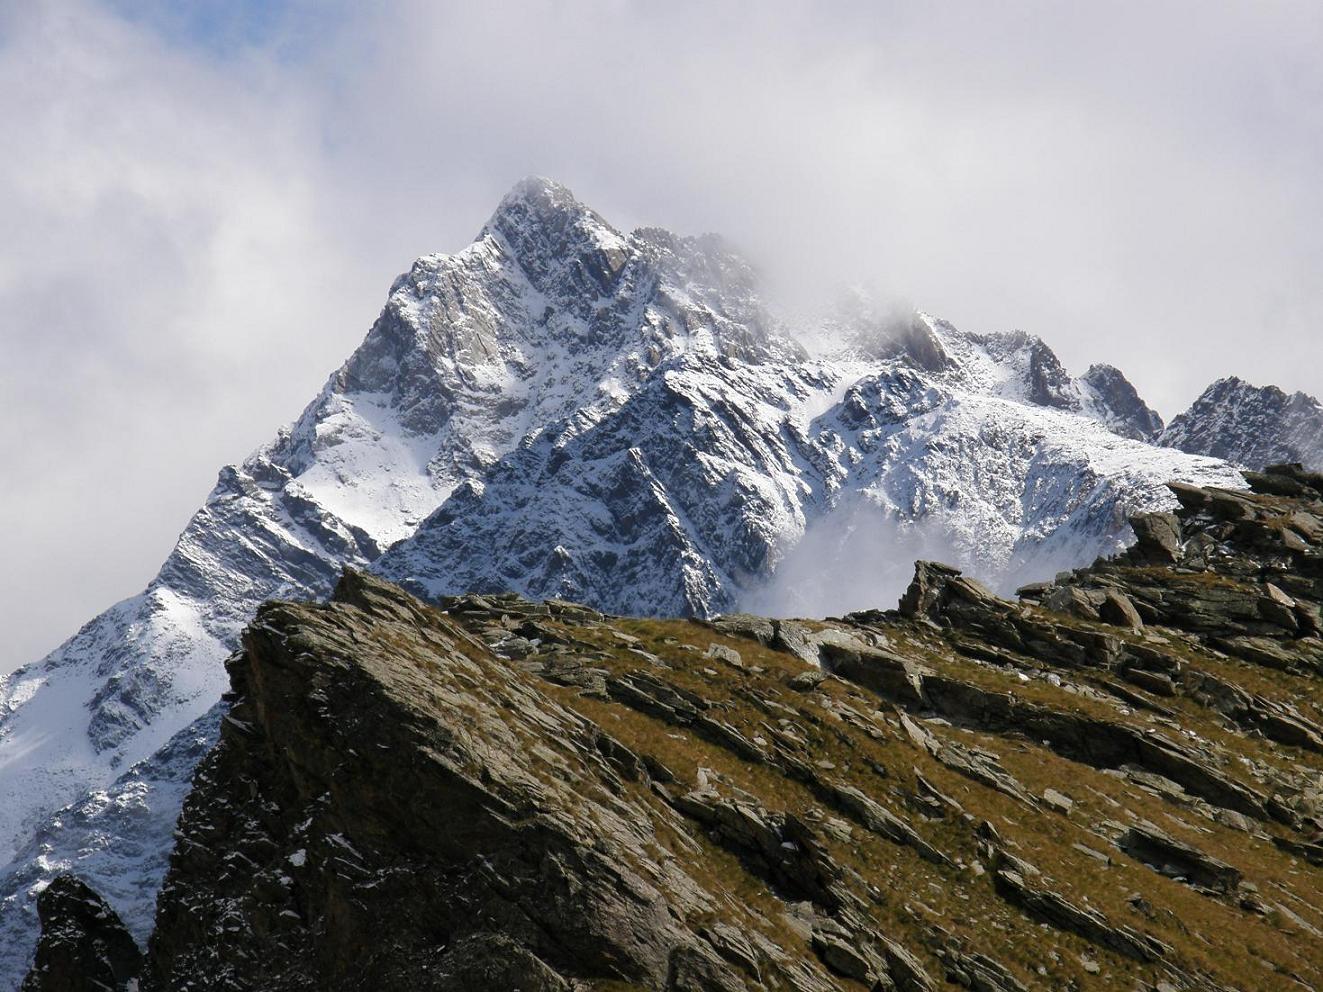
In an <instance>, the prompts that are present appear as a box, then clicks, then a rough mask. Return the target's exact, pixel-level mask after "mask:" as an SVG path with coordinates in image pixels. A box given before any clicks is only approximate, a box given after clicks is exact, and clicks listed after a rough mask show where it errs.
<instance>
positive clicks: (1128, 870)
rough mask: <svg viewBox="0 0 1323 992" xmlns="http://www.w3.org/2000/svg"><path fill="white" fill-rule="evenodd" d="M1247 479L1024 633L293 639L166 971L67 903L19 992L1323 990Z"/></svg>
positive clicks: (377, 604)
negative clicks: (98, 990) (26, 987)
mask: <svg viewBox="0 0 1323 992" xmlns="http://www.w3.org/2000/svg"><path fill="white" fill-rule="evenodd" d="M1249 478H1250V482H1251V483H1252V485H1253V489H1252V490H1251V491H1249V492H1240V491H1231V490H1220V489H1216V488H1194V487H1189V486H1177V487H1175V490H1174V491H1175V495H1176V497H1177V500H1178V502H1179V503H1180V509H1179V511H1178V512H1177V513H1175V514H1172V515H1159V516H1152V517H1141V518H1137V519H1136V520H1135V529H1136V531H1137V533H1138V535H1139V540H1138V542H1137V543H1136V545H1135V546H1134V547H1133V548H1132V549H1131V550H1130V551H1128V552H1126V553H1124V554H1122V555H1119V556H1117V557H1115V558H1111V559H1106V560H1100V561H1098V562H1097V563H1095V564H1094V565H1093V566H1090V567H1089V568H1085V569H1079V570H1076V571H1074V572H1068V573H1062V574H1061V575H1059V576H1057V577H1056V579H1054V580H1053V581H1052V582H1049V583H1040V584H1038V585H1035V586H1033V587H1028V588H1026V589H1025V590H1023V591H1022V595H1021V597H1020V598H1019V599H1014V600H1013V599H1007V598H1003V597H1001V596H998V595H996V594H994V593H993V592H991V591H989V590H988V589H987V588H985V587H983V586H982V585H980V584H979V583H977V582H974V581H972V580H971V579H969V578H968V577H966V576H963V575H961V574H960V573H959V571H957V570H956V569H953V568H950V567H948V566H942V565H937V564H933V563H926V562H921V563H919V565H918V566H917V568H916V574H915V581H914V583H913V585H912V586H911V588H910V590H909V592H908V593H907V594H906V596H905V598H904V600H903V602H902V604H901V608H900V609H899V610H895V611H881V610H872V611H867V612H864V613H855V614H851V615H848V616H845V617H842V618H837V619H827V620H785V619H777V620H769V619H763V618H758V617H752V616H747V615H732V616H728V617H720V618H716V619H714V620H712V621H694V620H658V619H626V618H621V617H615V616H610V615H606V614H603V613H601V612H599V611H596V610H593V609H589V608H587V607H583V606H579V605H575V604H572V603H567V602H564V601H560V600H554V599H553V600H547V601H545V602H541V603H535V602H530V601H528V600H526V599H523V598H521V597H519V596H515V595H468V596H459V597H452V598H447V599H444V600H440V601H438V602H436V603H434V604H430V605H429V604H427V603H424V602H422V601H421V600H418V599H415V598H413V597H412V596H411V595H409V594H408V593H406V592H404V591H402V590H400V589H399V588H397V587H395V586H393V585H390V584H389V583H387V582H385V581H383V580H381V579H378V578H374V577H372V576H369V575H364V574H361V573H358V572H354V571H348V572H346V573H345V575H344V577H343V578H342V579H341V581H340V584H339V586H338V588H337V590H336V592H335V594H334V596H333V597H332V599H331V600H330V602H328V603H327V604H325V605H308V604H294V603H281V602H276V603H269V604H267V605H265V606H264V607H262V609H261V610H260V612H259V614H258V617H257V619H256V621H255V622H254V623H253V624H252V625H251V626H250V627H249V629H248V631H247V633H246V634H245V636H244V640H243V648H242V650H241V651H240V652H239V653H238V654H236V655H235V656H233V657H232V658H231V660H230V661H229V663H228V666H227V667H228V671H229V675H230V680H231V694H230V696H229V697H228V698H229V701H230V703H231V706H230V708H229V710H228V713H227V714H226V715H225V717H224V719H223V721H222V729H221V733H220V741H219V743H218V745H217V746H216V747H215V748H214V749H213V750H212V751H211V753H210V754H209V756H208V757H207V758H206V759H205V760H204V761H203V763H202V765H201V766H200V767H199V770H198V772H197V775H196V778H195V781H194V787H193V790H192V793H191V794H190V796H189V797H188V800H187V801H186V803H185V806H184V812H183V815H182V817H181V819H180V822H179V827H178V831H177V845H176V849H175V851H174V854H173V857H172V860H171V864H170V870H169V874H168V876H167V881H166V885H165V888H164V890H163V892H162V895H161V899H160V902H159V908H158V912H157V918H156V926H155V930H154V932H153V934H152V936H151V939H150V943H149V946H148V949H147V952H146V955H145V956H144V957H143V959H142V960H141V962H139V961H138V960H137V959H136V958H135V957H134V954H136V948H134V949H132V953H129V949H130V948H132V945H131V942H129V944H127V945H126V944H125V942H124V941H125V940H126V939H127V938H126V935H125V934H124V932H123V930H122V928H119V927H118V925H117V923H116V921H115V920H114V918H113V914H111V913H110V911H109V910H108V909H107V908H106V907H105V906H104V905H103V904H101V903H100V902H99V900H98V899H97V897H96V896H95V895H94V894H93V893H91V892H89V891H87V890H86V889H85V887H82V886H81V883H77V882H75V881H73V880H65V879H61V880H60V881H58V882H57V883H55V884H53V885H52V886H50V888H48V889H47V895H44V896H43V898H42V907H43V908H42V914H43V922H44V926H45V936H44V937H43V941H42V945H41V952H40V957H39V961H38V967H37V969H36V970H34V972H33V974H32V976H31V978H30V980H29V981H30V987H31V988H32V989H40V990H42V992H64V990H68V989H82V988H89V987H92V986H88V985H86V984H83V985H79V984H77V982H78V981H80V980H81V979H80V978H79V977H78V975H79V974H80V971H79V968H86V969H91V968H100V969H101V971H99V972H97V974H98V975H102V976H103V977H99V978H98V979H97V980H98V981H101V982H102V986H100V987H109V988H116V989H128V988H130V987H131V986H130V982H136V983H137V984H136V988H138V989H140V990H141V992H177V990H187V989H211V988H225V989H234V990H246V989H253V990H257V989H262V990H273V992H280V990H286V989H288V990H304V989H309V990H310V989H330V990H340V989H344V990H348V989H360V988H418V989H439V990H459V989H465V990H469V989H489V990H493V992H496V990H514V989H521V990H546V992H551V990H554V992H570V990H579V992H586V990H601V992H607V990H617V989H625V988H629V989H652V990H738V989H750V990H752V989H786V990H798V992H827V990H832V989H841V990H848V989H873V990H893V989H894V990H907V992H929V990H937V989H939V988H941V987H944V986H946V985H953V986H955V987H961V988H967V989H974V990H983V992H1025V990H1030V989H1044V990H1048V989H1051V990H1060V989H1075V990H1089V989H1099V990H1102V989H1109V988H1117V989H1126V990H1129V989H1145V990H1163V992H1171V990H1179V992H1187V990H1188V992H1193V990H1210V992H1228V990H1239V992H1260V990H1263V992H1277V990H1281V992H1287V990H1292V992H1299V990H1301V989H1309V988H1318V987H1323V908H1321V907H1320V905H1319V902H1318V899H1317V892H1318V888H1319V884H1320V874H1319V872H1320V871H1323V843H1321V842H1320V838H1323V757H1321V756H1323V746H1321V745H1323V689H1320V677H1321V676H1323V668H1321V667H1320V664H1319V659H1320V657H1321V656H1323V640H1320V628H1319V625H1318V616H1319V609H1320V604H1323V477H1320V476H1317V475H1311V474H1310V473H1308V472H1305V471H1304V470H1302V469H1300V468H1298V467H1294V466H1282V467H1278V468H1274V469H1272V470H1271V471H1269V472H1265V473H1261V474H1251V475H1250V477H1249ZM1229 935H1234V939H1233V938H1232V937H1230V936H1229ZM112 945H113V946H114V947H116V948H119V950H118V951H116V952H115V953H111V952H110V951H109V950H107V949H108V948H110V947H112ZM1246 947H1251V948H1253V954H1252V955H1247V954H1246V953H1245V950H1244V949H1245V948H1246ZM121 952H122V953H121ZM84 963H85V964H84ZM107 969H109V970H107ZM115 969H118V970H115ZM89 973H90V972H89Z"/></svg>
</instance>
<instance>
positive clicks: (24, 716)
mask: <svg viewBox="0 0 1323 992" xmlns="http://www.w3.org/2000/svg"><path fill="white" fill-rule="evenodd" d="M839 330H840V332H841V333H840V337H841V338H842V339H843V343H842V345H841V346H840V347H838V348H836V349H834V350H831V351H830V352H829V353H825V354H821V355H817V356H809V355H807V354H806V353H805V351H804V349H802V348H801V347H800V346H799V345H798V344H796V343H795V341H794V339H793V337H792V335H791V334H790V329H788V328H786V327H784V326H782V325H781V324H780V323H779V322H778V321H776V320H775V319H774V318H773V317H772V316H771V315H770V314H769V313H768V312H767V310H766V308H765V307H764V305H763V304H762V302H761V300H760V297H759V295H758V291H757V284H756V280H755V278H754V274H753V273H752V271H751V270H750V269H749V267H748V266H747V265H746V264H745V263H743V262H742V261H741V260H740V259H739V258H738V257H736V256H735V255H734V254H733V253H732V252H731V251H730V249H729V248H728V247H727V246H725V245H724V244H723V243H722V242H721V241H720V240H719V239H717V238H714V237H702V238H683V237H678V236H676V235H673V234H670V233H668V232H665V231H660V230H657V229H643V230H639V231H635V232H633V233H630V234H624V233H622V232H619V231H616V230H615V229H614V228H612V227H611V226H610V225H609V224H608V223H607V222H606V221H605V220H604V219H603V218H602V217H600V216H599V215H597V214H596V213H594V212H593V211H592V210H591V209H589V208H588V207H586V206H584V205H583V204H581V203H579V202H578V201H577V200H575V198H574V197H573V196H572V195H571V194H570V193H569V191H568V190H566V189H564V188H563V187H560V186H557V185H556V184H554V183H550V182H547V181H544V180H530V181H527V182H524V183H521V184H520V185H519V186H518V187H516V188H515V189H514V190H513V191H512V192H511V194H510V195H509V196H507V197H506V198H505V200H504V201H503V202H502V204H501V205H500V207H499V208H498V210H497V211H496V213H495V214H494V215H493V217H492V219H491V220H490V222H489V223H488V224H487V225H486V227H485V228H484V229H483V231H482V232H481V233H480V235H479V237H478V238H477V239H476V240H475V241H474V243H473V244H472V245H470V246H468V247H467V248H465V249H464V250H463V251H461V252H458V253H457V254H455V255H449V256H443V255H429V256H426V257H424V258H421V259H419V260H418V261H417V262H416V263H414V265H413V266H412V267H411V269H410V271H409V272H407V273H406V274H404V275H403V276H401V277H400V278H399V279H398V280H396V282H395V284H394V285H393V286H392V288H391V292H390V295H389V298H388V300H387V303H386V306H385V308H384V310H383V311H382V314H381V316H380V317H379V319H378V320H377V321H376V323H375V324H374V325H373V327H372V329H371V330H370V331H369V333H368V335H367V337H366V339H365V341H364V342H363V344H362V346H361V347H360V348H359V349H358V350H357V351H356V352H355V354H354V355H353V356H352V357H351V358H350V359H349V361H348V362H346V364H345V365H344V366H343V367H342V368H341V369H340V370H338V371H337V372H336V373H335V374H334V375H333V376H332V377H331V378H330V380H329V381H328V383H327V385H326V387H325V388H324V390H323V391H322V393H321V394H320V396H318V397H317V398H316V399H315V400H314V402H313V403H312V404H310V405H309V407H308V408H307V409H306V410H305V411H304V413H303V415H302V416H301V417H300V418H299V419H298V420H297V421H296V422H295V423H294V424H293V425H292V426H291V427H289V428H287V429H286V430H283V431H282V432H280V434H279V435H278V436H277V437H276V439H275V440H274V441H272V443H271V444H269V445H267V446H265V447H264V448H262V449H261V450H260V451H258V452H256V453H255V454H254V455H253V456H252V457H251V458H249V459H248V460H247V461H246V462H244V463H243V464H242V465H240V466H233V467H228V468H226V469H224V470H223V471H222V472H221V474H220V478H219V480H218V483H217V486H216V488H215V489H214V490H213V492H212V493H211V495H210V496H209V497H208V499H207V501H206V504H205V505H204V506H203V508H202V509H201V510H200V511H199V512H198V514H197V515H196V516H195V517H194V518H193V520H192V521H191V522H190V524H189V526H188V528H187V529H186V530H185V532H184V534H183V535H182V536H181V538H180V541H179V544H178V546H177V547H176V549H175V551H174V552H173V553H172V554H171V556H170V558H169V559H168V560H167V561H166V563H165V564H164V565H163V567H162V569H161V571H160V573H159V574H158V576H157V577H156V579H155V580H154V581H153V582H152V583H151V585H150V586H149V588H148V589H147V590H146V591H145V592H144V593H142V594H141V595H139V596H136V597H133V598H131V599H129V600H126V601H124V602H123V603H120V604H118V605H117V606H115V607H113V608H112V609H111V610H109V611H107V612H106V613H105V614H103V615H101V616H100V617H97V618H96V619H94V620H93V621H91V622H90V623H89V624H88V625H87V626H86V627H84V628H83V629H82V630H81V631H79V632H78V633H77V634H76V635H75V636H74V637H73V638H71V639H70V641H69V642H68V643H66V644H65V645H63V646H62V647H61V648H60V649H59V650H57V651H56V652H54V653H53V654H52V655H51V656H50V657H49V658H47V659H44V660H43V661H41V662H39V663H37V664H34V665H31V666H29V667H27V668H25V669H23V670H21V671H19V672H17V673H15V674H13V675H11V676H9V677H8V678H6V679H4V680H3V682H0V795H3V796H4V797H5V802H4V803H3V804H0V861H5V860H7V861H9V866H8V867H7V868H5V869H4V870H3V874H2V875H0V987H5V986H6V985H8V984H10V982H11V981H16V980H17V978H16V976H17V975H19V974H21V973H22V972H23V970H24V969H26V967H27V963H28V960H29V957H30V953H31V948H32V943H33V934H34V931H35V923H36V908H37V907H36V904H35V894H36V892H37V890H38V888H39V886H40V884H41V883H42V881H43V880H45V879H49V878H50V877H52V875H53V873H55V872H57V871H60V870H64V869H68V868H71V867H75V866H76V867H77V870H78V871H79V872H81V873H82V874H84V875H85V876H87V877H88V878H89V880H91V881H92V882H94V883H95V887H96V888H97V890H98V891H99V892H100V893H101V894H102V895H103V896H104V898H105V899H106V900H107V902H108V903H109V904H110V905H112V906H113V907H114V908H115V909H116V910H117V911H118V912H119V913H121V914H122V915H123V918H124V920H125V922H126V925H127V926H128V927H129V929H130V930H131V931H132V932H133V933H135V934H137V935H139V936H141V935H142V934H144V933H145V931H146V929H147V928H148V926H149V925H150V921H151V918H152V912H153V906H154V899H155V892H156V890H157V887H158V885H159V881H160V878H161V871H162V870H163V866H164V851H163V849H162V843H163V840H164V839H165V838H168V836H169V832H170V829H171V825H172V824H173V822H174V820H175V817H176V815H177V813H178V809H179V803H180V801H181V800H182V796H183V794H184V792H185V790H186V787H187V780H188V775H189V773H190V771H191V769H192V767H193V762H194V761H195V760H196V755H197V754H199V753H201V751H202V750H204V749H205V747H206V746H207V744H208V743H209V742H210V741H211V740H213V739H214V735H215V733H216V728H217V723H218V721H219V719H220V718H221V714H222V711H223V707H218V706H217V702H218V700H219V698H220V696H221V693H222V691H223V690H224V685H225V677H224V672H223V667H222V661H223V659H224V657H225V656H226V655H227V654H228V653H229V652H230V651H231V650H233V648H234V647H235V646H236V645H237V641H238V636H239V633H240V631H241V630H242V629H243V627H244V625H245V624H246V623H247V622H248V621H249V620H250V619H251V617H252V615H253V611H254V610H255V609H256V607H257V605H258V604H259V603H260V602H262V601H263V600H264V599H267V598H270V597H286V598H289V597H309V598H320V597H324V596H326V595H327V594H329V592H330V590H331V588H332V587H333V585H334V583H335V581H336V577H337V576H338V575H339V573H340V570H341V568H342V567H343V566H345V565H349V566H353V567H355V568H372V569H376V570H378V571H379V572H380V573H381V574H383V575H386V576H389V577H390V578H392V579H394V580H396V581H398V582H400V583H402V584H404V585H406V586H407V587H408V588H410V589H412V590H415V591H417V592H421V593H424V594H426V595H429V596H435V595H440V594H446V593H456V592H465V591H473V590H481V591H488V590H500V591H507V590H512V591H515V592H519V593H522V594H524V595H526V596H530V597H533V598H542V597H545V596H568V597H571V598H574V599H577V600H582V601H585V602H588V603H590V604H591V605H594V606H596V607H599V608H604V609H609V610H612V611H615V612H621V613H647V614H652V615H667V614H670V615H698V616H703V615H710V614H712V613H716V612H720V611H729V610H731V609H733V608H736V607H739V606H740V605H742V604H750V603H757V604H759V605H760V608H763V609H765V610H769V611H773V612H816V611H822V610H844V609H850V608H854V607H863V606H868V605H874V604H876V603H877V602H881V601H886V600H887V599H891V598H894V596H895V595H897V594H898V593H899V591H900V590H901V589H903V588H904V584H905V582H906V581H907V579H908V575H907V574H905V573H907V571H908V566H907V565H905V566H903V567H893V566H892V564H891V563H903V562H905V561H906V560H907V559H908V558H911V557H913V556H914V552H915V551H917V552H921V553H922V554H924V555H927V556H940V557H943V558H945V559H947V560H952V561H954V562H956V563H957V564H959V565H961V566H962V567H965V568H967V569H969V570H971V571H972V572H973V573H974V574H978V575H980V576H982V577H984V578H987V579H989V580H991V581H993V582H995V583H997V584H999V585H1000V586H1002V587H1003V588H1007V587H1010V586H1013V585H1014V584H1016V582H1017V581H1019V580H1022V579H1024V578H1026V577H1033V576H1037V575H1043V574H1051V573H1053V572H1055V571H1057V570H1058V569H1060V568H1065V567H1070V566H1073V565H1077V564H1080V563H1082V562H1086V561H1089V560H1092V559H1093V558H1094V557H1095V556H1096V555H1098V554H1099V553H1103V552H1107V551H1110V550H1115V549H1116V548H1118V547H1119V546H1120V545H1121V544H1122V543H1123V542H1124V540H1125V539H1126V537H1127V533H1128V532H1127V529H1126V527H1125V518H1126V516H1127V514H1129V513H1131V512H1133V511H1135V510H1140V509H1160V508H1164V507H1167V506H1169V505H1171V497H1170V495H1169V494H1168V493H1167V491H1166V489H1165V488H1164V485H1163V484H1164V483H1165V482H1166V480H1168V479H1183V480H1185V481H1188V482H1193V483H1205V484H1208V483H1215V484H1220V485H1229V486H1235V485H1239V484H1241V480H1240V477H1239V475H1238V474H1237V473H1236V472H1235V470H1234V469H1233V468H1231V467H1230V466H1229V465H1226V464H1224V463H1221V462H1217V461H1215V460H1211V459H1207V458H1201V457H1196V456H1191V455H1185V454H1182V453H1180V452H1177V451H1174V450H1171V449H1165V448H1156V447H1152V446H1149V445H1146V444H1143V443H1140V442H1138V441H1134V440H1130V438H1133V437H1136V436H1139V435H1142V434H1144V433H1145V431H1147V430H1148V429H1149V427H1150V426H1151V425H1152V417H1153V415H1152V412H1151V411H1149V410H1148V409H1147V408H1146V407H1145V406H1144V405H1143V403H1142V402H1140V401H1139V399H1138V397H1137V396H1136V395H1135V394H1134V391H1133V389H1130V388H1129V387H1128V384H1127V383H1126V382H1125V380H1124V377H1123V376H1121V375H1120V373H1118V372H1116V371H1115V370H1108V369H1098V368H1095V369H1092V370H1090V371H1089V372H1088V373H1086V374H1085V375H1084V376H1083V377H1080V378H1078V379H1072V378H1071V377H1070V376H1069V375H1068V374H1067V373H1066V372H1065V371H1064V370H1063V369H1062V368H1061V366H1060V363H1059V362H1057V360H1056V359H1055V357H1054V356H1053V355H1052V353H1051V351H1050V349H1048V348H1047V347H1046V345H1044V344H1043V343H1042V342H1041V341H1038V340H1037V339H1036V338H1032V337H1029V336H1027V335H1024V334H1018V333H1012V334H991V335H979V334H971V333H968V332H962V331H960V330H958V329H956V328H954V327H952V326H951V325H950V324H947V323H945V322H943V321H941V320H938V319H936V318H933V317H930V316H926V315H918V316H916V317H915V318H913V319H912V320H908V321H906V322H904V323H902V324H901V325H899V326H895V325H891V324H887V323H886V322H880V321H878V320H876V319H875V318H874V317H873V316H872V315H871V314H869V313H868V312H867V310H866V308H860V309H857V310H856V312H854V313H850V314H845V315H843V316H842V318H841V321H840V327H839ZM1118 432H1119V433H1118ZM1121 435H1126V436H1125V437H1122V436H1121ZM861 546H867V547H870V548H871V549H872V550H871V553H870V554H867V555H860V554H848V555H847V554H843V553H842V550H841V549H842V548H843V547H848V548H850V549H851V550H857V549H858V548H860V547H861ZM911 549H913V550H911ZM865 561H866V562H869V563H871V566H872V567H871V570H869V571H867V572H866V573H861V574H852V573H850V572H849V571H848V570H846V569H844V568H842V567H841V565H842V562H865ZM804 590H820V591H821V593H822V595H821V597H819V598H818V599H816V600H815V599H812V598H806V597H805V596H804Z"/></svg>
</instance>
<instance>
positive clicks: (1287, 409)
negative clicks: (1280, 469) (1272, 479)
mask: <svg viewBox="0 0 1323 992" xmlns="http://www.w3.org/2000/svg"><path fill="white" fill-rule="evenodd" d="M1155 441H1156V442H1157V443H1158V444H1165V445H1170V446H1172V447H1175V448H1180V449H1181V450H1182V451H1190V452H1195V453H1198V454H1206V455H1212V456H1214V457H1217V458H1225V459H1227V460H1228V461H1232V462H1235V463H1236V464H1239V465H1246V466H1249V467H1250V468H1262V467H1263V466H1265V465H1271V464H1274V463H1281V462H1302V463H1304V464H1305V465H1306V466H1308V467H1310V468H1313V469H1314V470H1320V469H1323V403H1320V402H1319V401H1318V400H1317V399H1315V398H1314V397H1313V396H1310V395H1308V394H1307V393H1301V392H1296V393H1287V392H1286V391H1285V390H1282V389H1279V388H1278V387H1276V386H1255V385H1254V384H1252V383H1249V382H1246V381H1245V380H1244V379H1241V378H1240V377H1239V376H1228V377H1226V378H1225V379H1219V380H1217V381H1216V382H1214V383H1213V384H1212V385H1211V386H1209V387H1208V388H1207V389H1205V390H1204V391H1203V393H1202V394H1200V396H1199V398H1198V399H1196V400H1195V401H1194V403H1193V404H1191V406H1190V409H1188V410H1186V411H1185V412H1184V413H1182V414H1180V415H1179V416H1177V417H1174V418H1172V421H1171V423H1170V424H1169V425H1168V426H1167V428H1166V429H1165V430H1164V431H1162V432H1161V433H1160V434H1158V435H1157V436H1156V438H1155Z"/></svg>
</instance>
